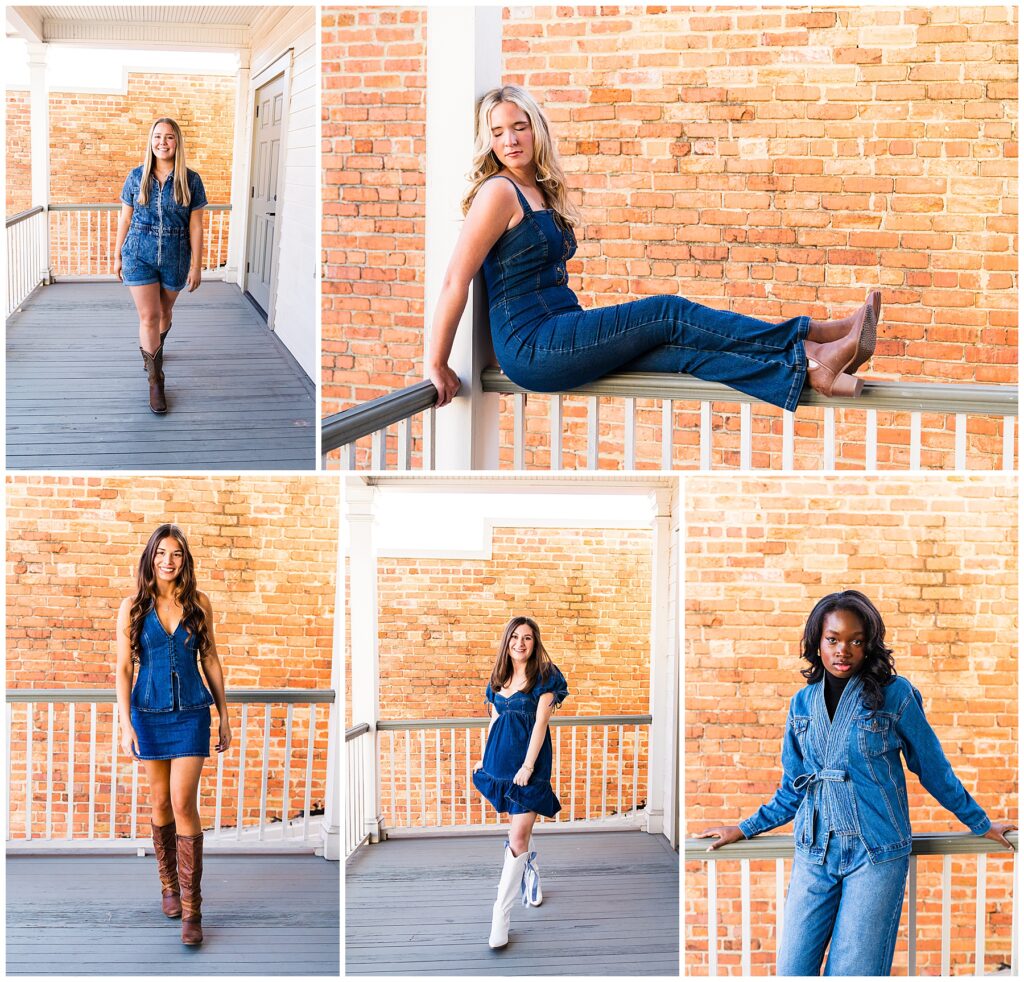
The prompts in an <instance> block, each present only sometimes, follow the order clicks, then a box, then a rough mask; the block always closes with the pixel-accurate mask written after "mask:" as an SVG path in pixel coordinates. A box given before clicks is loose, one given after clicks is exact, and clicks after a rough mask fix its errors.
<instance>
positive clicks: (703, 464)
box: [700, 402, 711, 471]
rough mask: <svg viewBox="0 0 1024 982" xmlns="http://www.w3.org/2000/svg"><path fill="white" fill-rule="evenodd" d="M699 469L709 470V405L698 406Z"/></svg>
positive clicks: (707, 403)
mask: <svg viewBox="0 0 1024 982" xmlns="http://www.w3.org/2000/svg"><path fill="white" fill-rule="evenodd" d="M700 469H701V470H702V471H709V470H711V403H710V402H702V403H701V404H700Z"/></svg>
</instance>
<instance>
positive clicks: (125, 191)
mask: <svg viewBox="0 0 1024 982" xmlns="http://www.w3.org/2000/svg"><path fill="white" fill-rule="evenodd" d="M150 181H151V182H152V186H151V188H150V192H149V201H148V203H147V204H142V203H140V201H139V189H140V187H141V186H142V167H141V166H139V167H136V168H135V170H133V171H132V172H131V173H129V175H128V176H127V177H126V178H125V181H124V187H123V188H122V189H121V201H122V202H123V203H124V204H126V205H128V206H129V207H131V208H132V209H133V211H132V223H131V225H129V226H128V235H127V237H126V238H125V240H124V245H123V246H121V277H122V279H123V280H124V282H125V285H126V286H145V285H147V284H149V283H159V284H160V285H161V286H162V287H163V288H164V289H165V290H170V291H172V292H177V291H179V290H183V289H184V288H185V285H186V284H187V283H188V268H189V263H190V262H191V261H192V244H191V242H190V241H189V235H188V228H189V219H190V217H191V215H192V212H194V211H196V210H197V209H199V208H204V207H205V206H206V204H207V201H206V189H205V188H204V187H203V181H202V178H200V176H199V175H198V174H197V173H196V172H195V171H194V170H190V171H189V172H188V189H189V193H190V194H191V196H192V201H191V204H189V205H187V206H185V205H179V204H178V203H177V201H175V200H174V171H173V170H172V171H171V173H170V175H169V176H168V177H167V178H166V180H165V181H164V183H163V187H161V186H160V182H159V181H158V180H157V179H156V176H155V175H150Z"/></svg>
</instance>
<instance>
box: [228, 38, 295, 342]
mask: <svg viewBox="0 0 1024 982" xmlns="http://www.w3.org/2000/svg"><path fill="white" fill-rule="evenodd" d="M294 56H295V49H294V48H288V50H287V51H285V53H284V54H282V55H280V56H279V57H278V58H277V59H276V60H275V61H273V62H271V63H270V64H269V65H267V67H266V68H263V69H261V70H260V71H259V72H257V73H256V74H254V75H253V76H252V77H251V78H250V80H249V96H248V99H247V102H246V105H247V112H248V116H249V119H248V125H249V148H248V153H247V155H246V162H245V183H244V184H243V190H244V188H247V187H251V181H252V171H253V161H254V159H255V154H256V93H257V92H258V91H259V90H260V89H261V88H263V86H264V85H266V84H267V83H268V82H272V81H274V79H275V78H277V77H278V76H281V75H283V76H284V106H285V110H284V120H283V121H282V122H283V125H282V126H281V146H280V149H279V151H278V153H279V155H280V166H279V168H278V185H277V218H278V221H275V222H274V241H273V242H272V243H271V251H272V254H273V257H274V258H273V260H272V262H273V264H274V274H273V276H272V277H271V280H270V302H269V304H268V309H267V327H268V328H269V329H270V330H271V331H273V330H274V312H275V308H276V307H277V283H278V278H279V263H280V259H281V226H282V220H283V215H284V208H285V188H286V186H287V182H286V180H285V175H286V173H287V168H286V166H285V161H286V159H287V156H288V123H289V118H290V116H291V92H292V65H293V62H294ZM250 200H251V196H250V195H248V194H246V195H244V201H245V217H244V219H243V225H244V233H245V234H244V236H243V237H242V256H241V261H240V262H239V264H238V279H239V285H240V286H241V288H242V292H243V293H244V292H245V290H246V286H247V281H248V273H247V272H246V269H245V263H246V257H247V256H248V255H249V236H250V234H251V232H252V229H250V228H249V202H250Z"/></svg>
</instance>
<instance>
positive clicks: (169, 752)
mask: <svg viewBox="0 0 1024 982" xmlns="http://www.w3.org/2000/svg"><path fill="white" fill-rule="evenodd" d="M136 579H137V585H136V592H135V594H134V596H131V597H126V598H125V599H124V600H123V601H122V602H121V607H120V609H119V611H118V615H117V671H116V680H117V705H118V714H119V719H120V721H121V724H120V725H121V749H122V750H123V751H124V753H125V754H127V755H128V756H130V757H132V758H134V759H136V760H141V761H142V763H143V766H144V768H145V771H146V778H147V782H148V784H149V794H150V812H151V819H152V829H153V846H154V850H155V852H156V857H157V868H158V871H159V873H160V881H161V888H162V893H163V901H162V906H163V911H164V913H165V914H166V915H167V916H168V917H178V916H181V918H182V926H181V936H182V942H183V943H185V944H188V945H194V944H200V943H201V942H202V940H203V933H202V926H201V924H202V916H201V900H202V897H201V893H200V882H201V880H202V863H203V826H202V822H201V820H200V816H199V806H198V795H199V779H200V777H201V775H202V770H203V765H204V763H205V762H206V758H207V757H208V756H209V754H210V709H209V707H210V703H215V704H216V706H217V714H218V717H219V724H218V740H217V744H216V750H217V752H218V753H224V751H226V750H227V749H228V747H230V746H231V724H230V722H229V720H228V707H227V698H226V696H225V690H224V673H223V670H222V669H221V664H220V659H219V658H218V657H217V646H216V641H215V640H214V635H213V607H212V605H211V604H210V599H209V597H207V596H206V594H205V593H202V592H201V591H199V590H198V589H197V588H196V582H195V567H194V562H193V559H192V553H191V552H190V550H189V548H188V543H187V541H186V539H185V535H184V533H183V532H182V531H181V529H179V528H178V527H177V526H175V525H170V524H164V525H161V526H159V527H158V528H157V529H156V530H155V531H154V532H153V534H152V535H151V536H150V538H149V542H148V543H147V544H146V547H145V549H144V550H143V553H142V557H141V559H140V560H139V568H138V574H137V578H136ZM197 659H198V664H199V665H201V667H202V672H203V675H204V676H205V679H206V684H207V685H208V686H209V689H207V688H206V687H205V686H204V685H203V682H202V679H201V678H200V676H199V670H198V667H197ZM136 664H138V667H139V675H138V678H137V679H135V680H134V685H133V677H134V675H135V666H136Z"/></svg>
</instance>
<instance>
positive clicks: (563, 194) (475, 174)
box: [462, 85, 580, 227]
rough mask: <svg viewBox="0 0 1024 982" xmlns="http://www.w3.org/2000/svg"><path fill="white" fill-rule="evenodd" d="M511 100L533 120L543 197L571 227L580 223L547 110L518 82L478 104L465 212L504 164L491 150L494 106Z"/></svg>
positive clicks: (531, 123)
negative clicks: (546, 113)
mask: <svg viewBox="0 0 1024 982" xmlns="http://www.w3.org/2000/svg"><path fill="white" fill-rule="evenodd" d="M503 102H509V103H511V104H512V105H513V106H517V107H518V108H519V109H521V110H522V111H523V112H524V113H526V116H527V118H528V119H529V120H530V128H531V129H532V130H533V164H534V167H535V168H536V171H537V184H538V186H539V187H540V189H541V191H542V192H543V194H544V199H545V201H547V204H548V206H549V207H550V208H551V210H552V211H553V212H554V213H555V215H556V216H557V217H558V218H559V219H560V220H561V221H562V222H563V223H564V224H565V225H566V226H569V227H572V226H575V225H578V224H579V223H580V213H579V210H578V209H577V208H576V206H575V205H574V204H573V203H572V202H571V201H570V200H569V192H568V189H567V188H566V184H565V172H564V171H563V170H562V165H561V164H560V163H559V161H558V149H557V148H556V147H555V143H554V140H552V139H551V130H550V127H549V126H548V120H547V117H546V116H545V115H544V111H543V110H542V109H541V108H540V106H538V105H537V102H536V100H535V99H534V98H533V96H531V95H530V93H529V92H527V91H526V89H524V88H521V87H520V86H518V85H503V86H501V87H500V88H497V89H491V91H490V92H485V93H484V95H483V96H482V97H481V98H480V100H479V102H477V105H476V141H475V143H474V145H473V169H472V170H471V171H470V173H469V182H470V184H469V190H468V191H467V192H466V194H465V197H463V199H462V214H463V215H465V214H466V212H468V211H469V206H470V205H471V204H473V199H474V198H475V197H476V195H477V192H478V191H479V190H480V188H481V186H482V185H483V183H484V181H486V180H487V179H488V178H490V177H493V176H494V175H495V174H497V173H498V172H499V171H500V170H501V169H502V165H501V163H500V161H499V160H498V158H497V157H495V155H494V153H493V152H492V150H491V111H492V110H493V109H494V107H495V106H499V105H501V103H503Z"/></svg>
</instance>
